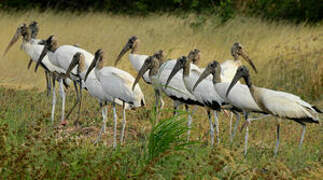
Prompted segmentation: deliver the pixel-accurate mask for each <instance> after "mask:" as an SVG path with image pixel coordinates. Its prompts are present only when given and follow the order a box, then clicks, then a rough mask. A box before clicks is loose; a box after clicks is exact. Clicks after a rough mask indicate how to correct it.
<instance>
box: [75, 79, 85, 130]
mask: <svg viewBox="0 0 323 180" xmlns="http://www.w3.org/2000/svg"><path fill="white" fill-rule="evenodd" d="M79 85H80V97H79V109H78V111H77V119H76V121H75V122H74V125H75V126H79V125H80V117H81V109H82V99H83V96H82V82H80V84H79Z"/></svg>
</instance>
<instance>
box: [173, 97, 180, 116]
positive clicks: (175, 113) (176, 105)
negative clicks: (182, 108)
mask: <svg viewBox="0 0 323 180" xmlns="http://www.w3.org/2000/svg"><path fill="white" fill-rule="evenodd" d="M180 104H181V103H180V102H179V101H176V100H174V116H176V115H177V111H178V106H179V105H180Z"/></svg>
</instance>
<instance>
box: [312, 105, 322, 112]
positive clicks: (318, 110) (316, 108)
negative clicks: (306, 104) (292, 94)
mask: <svg viewBox="0 0 323 180" xmlns="http://www.w3.org/2000/svg"><path fill="white" fill-rule="evenodd" d="M312 108H313V109H314V110H315V111H316V112H318V113H323V111H322V110H320V109H319V108H318V107H315V106H312Z"/></svg>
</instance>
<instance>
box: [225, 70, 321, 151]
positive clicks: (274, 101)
mask: <svg viewBox="0 0 323 180" xmlns="http://www.w3.org/2000/svg"><path fill="white" fill-rule="evenodd" d="M240 78H243V79H244V80H245V82H246V84H247V87H248V89H249V92H250V94H251V96H252V98H253V99H254V100H255V102H256V103H257V105H258V106H259V107H260V108H261V109H262V111H264V112H266V113H268V114H272V115H274V116H276V117H278V121H277V141H276V146H275V150H274V154H275V155H276V154H277V152H278V147H279V133H280V121H281V119H289V120H293V121H295V122H297V123H299V124H301V125H302V126H303V129H302V134H301V138H300V142H299V147H301V145H302V143H303V140H304V135H305V130H306V124H305V123H319V117H318V113H322V111H320V110H319V109H318V108H317V107H315V106H313V105H311V104H309V103H307V102H305V101H303V100H302V99H301V98H300V97H298V96H296V95H294V94H290V93H286V92H283V91H275V90H271V89H266V88H260V87H257V86H255V85H253V84H252V82H251V79H250V76H249V70H248V68H247V67H246V66H240V67H239V68H238V69H237V72H236V74H235V76H234V78H233V80H232V82H231V84H230V86H229V88H228V89H227V91H226V95H230V94H231V93H230V92H231V90H233V89H234V86H235V84H236V83H237V81H238V80H239V79H240ZM249 123H250V122H249V120H248V119H247V125H248V124H249Z"/></svg>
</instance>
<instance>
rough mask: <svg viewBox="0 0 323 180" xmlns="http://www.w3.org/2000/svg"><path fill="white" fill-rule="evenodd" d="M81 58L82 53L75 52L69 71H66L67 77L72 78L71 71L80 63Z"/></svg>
mask: <svg viewBox="0 0 323 180" xmlns="http://www.w3.org/2000/svg"><path fill="white" fill-rule="evenodd" d="M80 58H81V53H76V54H74V56H73V59H72V62H71V64H70V65H69V66H68V68H67V71H66V73H65V75H66V77H67V78H70V76H71V75H70V73H71V71H72V70H73V69H74V67H75V66H76V65H78V64H79V62H80Z"/></svg>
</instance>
